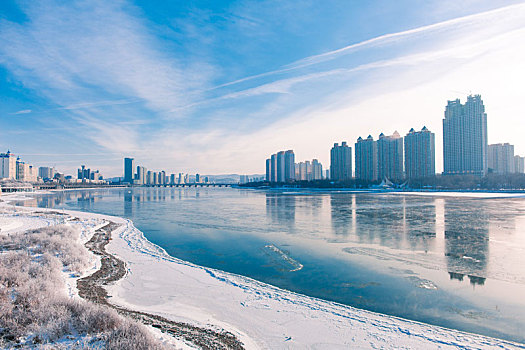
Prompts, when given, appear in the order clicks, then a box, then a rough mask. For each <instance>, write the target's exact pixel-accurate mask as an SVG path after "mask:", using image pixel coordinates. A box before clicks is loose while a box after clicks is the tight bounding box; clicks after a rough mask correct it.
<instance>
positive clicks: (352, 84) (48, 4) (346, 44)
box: [0, 0, 525, 176]
mask: <svg viewBox="0 0 525 350" xmlns="http://www.w3.org/2000/svg"><path fill="white" fill-rule="evenodd" d="M524 38H525V3H524V2H522V1H499V0H491V1H473V0H467V1H461V2H458V1H449V0H441V1H403V0H402V1H349V0H347V1H322V2H321V1H268V2H262V1H233V2H221V1H199V2H192V1H111V2H109V1H52V0H50V1H30V0H27V1H11V0H4V1H1V2H0V81H1V82H2V83H1V84H0V97H1V98H0V151H4V150H6V149H8V148H9V149H11V151H12V152H14V153H16V154H19V155H21V156H22V158H23V159H24V160H26V161H29V162H31V163H33V164H35V165H38V166H42V165H55V166H56V167H57V168H58V169H59V170H61V171H65V172H67V173H73V172H74V170H75V169H76V168H77V167H78V166H79V165H80V164H86V165H87V166H89V167H91V168H98V169H100V170H101V171H102V172H103V173H104V174H105V175H107V176H117V175H121V173H122V157H124V156H133V157H135V158H136V159H137V161H138V162H139V163H141V164H143V165H145V166H146V167H148V168H151V169H159V170H160V169H165V170H167V171H168V172H200V173H230V172H236V173H263V172H264V160H265V158H266V156H267V155H268V154H271V153H274V152H276V151H278V150H281V149H294V150H295V153H296V159H297V161H301V160H305V159H312V158H318V159H319V160H320V161H321V162H322V163H323V164H324V165H325V166H328V165H329V157H328V156H329V150H330V147H331V145H332V144H333V143H334V142H340V141H348V142H349V143H350V144H353V143H354V142H355V140H356V139H357V137H359V136H367V135H368V134H372V136H374V137H375V138H377V135H378V134H379V133H381V132H384V133H385V134H391V133H392V132H393V131H394V130H398V131H399V132H400V133H401V134H402V135H404V134H405V133H406V132H408V130H409V129H410V128H411V127H414V128H416V129H420V128H422V127H423V125H426V126H427V127H428V128H430V129H431V130H432V131H434V132H435V133H436V141H437V142H436V143H437V144H436V146H437V159H436V161H437V162H436V163H437V166H436V168H437V170H438V171H439V170H441V169H442V155H441V139H442V133H441V119H442V116H443V110H444V106H445V104H446V101H447V99H455V98H461V99H465V98H466V96H467V94H468V93H470V92H472V93H479V94H481V95H482V97H483V99H484V101H485V105H486V108H487V113H488V118H489V142H491V143H495V142H510V143H513V144H515V145H516V152H517V153H520V154H522V155H525V142H524V141H523V140H522V139H523V136H522V133H523V130H525V128H524V127H525V115H524V112H523V108H521V101H523V100H524V97H525V96H524V95H525V90H524V89H523V81H525V45H524V44H525V42H524V40H525V39H524Z"/></svg>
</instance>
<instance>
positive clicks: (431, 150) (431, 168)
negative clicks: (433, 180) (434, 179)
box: [405, 126, 436, 179]
mask: <svg viewBox="0 0 525 350" xmlns="http://www.w3.org/2000/svg"><path fill="white" fill-rule="evenodd" d="M405 173H406V177H407V178H409V179H411V178H418V177H425V176H434V175H435V174H436V141H435V135H434V133H432V132H430V130H428V129H427V128H426V126H424V127H423V129H421V131H415V130H414V129H410V131H409V132H408V134H407V135H406V136H405Z"/></svg>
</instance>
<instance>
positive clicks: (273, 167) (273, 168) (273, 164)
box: [270, 154, 277, 182]
mask: <svg viewBox="0 0 525 350" xmlns="http://www.w3.org/2000/svg"><path fill="white" fill-rule="evenodd" d="M270 181H271V182H277V154H272V156H271V157H270Z"/></svg>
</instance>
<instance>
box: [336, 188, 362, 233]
mask: <svg viewBox="0 0 525 350" xmlns="http://www.w3.org/2000/svg"><path fill="white" fill-rule="evenodd" d="M355 197H356V196H355V194H348V193H332V194H330V214H331V222H332V230H333V232H334V233H335V234H336V235H343V236H347V235H348V234H349V233H351V232H353V225H354V217H355Z"/></svg>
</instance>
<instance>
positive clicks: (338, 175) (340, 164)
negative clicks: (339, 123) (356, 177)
mask: <svg viewBox="0 0 525 350" xmlns="http://www.w3.org/2000/svg"><path fill="white" fill-rule="evenodd" d="M330 178H331V179H332V180H334V181H347V180H350V179H352V147H349V146H348V145H347V144H346V142H342V143H341V146H339V144H337V143H334V147H332V149H331V150H330Z"/></svg>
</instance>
